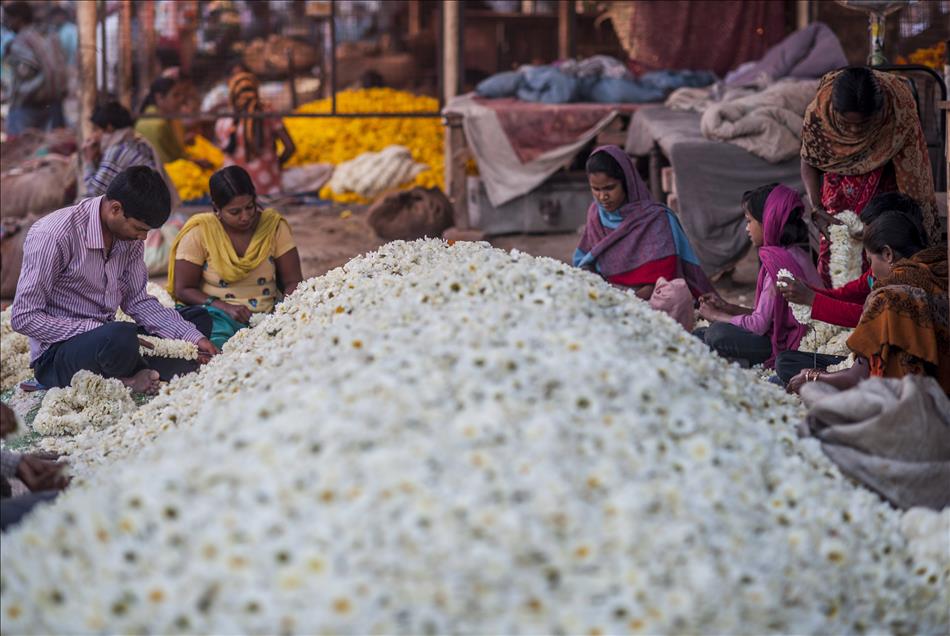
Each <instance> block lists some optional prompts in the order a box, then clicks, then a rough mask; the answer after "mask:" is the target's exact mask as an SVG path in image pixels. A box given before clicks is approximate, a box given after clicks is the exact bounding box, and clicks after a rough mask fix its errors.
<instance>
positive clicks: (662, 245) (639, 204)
mask: <svg viewBox="0 0 950 636" xmlns="http://www.w3.org/2000/svg"><path fill="white" fill-rule="evenodd" d="M601 151H603V152H606V153H607V154H609V155H610V156H611V157H613V159H614V160H615V161H616V162H617V164H618V165H619V166H620V167H621V169H623V174H624V179H625V185H626V190H627V200H626V202H625V203H624V204H623V205H622V206H621V207H620V209H619V210H617V212H616V213H617V214H619V215H620V218H621V220H620V223H619V225H617V226H616V227H613V228H611V227H609V226H605V225H604V223H603V222H602V220H601V215H600V212H599V210H598V207H597V202H596V201H595V202H592V203H591V205H590V208H588V210H587V224H586V225H585V227H584V234H583V236H581V240H580V243H579V244H578V246H577V252H575V263H574V264H575V265H576V266H578V267H583V268H587V269H592V270H595V271H597V272H598V273H599V274H600V275H601V276H603V277H604V278H607V277H609V276H614V275H616V274H622V273H624V272H629V271H631V270H634V269H637V268H638V267H641V266H643V265H646V264H647V263H650V262H652V261H656V260H659V259H662V258H667V257H669V256H674V255H675V256H676V257H677V268H676V269H677V272H676V273H677V277H681V278H683V279H685V280H686V283H687V284H688V285H689V288H690V290H691V291H692V292H693V294H694V295H697V296H698V295H701V294H705V293H707V292H711V291H713V287H712V284H711V283H710V282H709V279H708V278H707V277H706V274H705V273H704V272H703V270H702V268H701V267H700V264H699V259H697V258H696V255H695V254H694V253H693V250H692V248H691V247H690V245H689V241H688V240H687V239H686V235H685V233H684V232H683V230H682V228H681V227H680V225H679V221H677V220H676V217H675V216H674V215H673V213H672V212H671V211H670V210H669V208H667V207H666V206H664V205H661V204H659V203H657V202H656V201H655V200H654V199H653V197H652V196H651V195H650V192H649V190H647V186H646V184H645V183H643V179H641V178H640V175H638V174H637V171H636V169H635V168H634V166H633V163H632V162H631V161H630V157H628V156H627V153H625V152H624V151H623V150H621V149H620V148H619V147H617V146H600V147H599V148H596V149H594V152H595V153H596V152H601Z"/></svg>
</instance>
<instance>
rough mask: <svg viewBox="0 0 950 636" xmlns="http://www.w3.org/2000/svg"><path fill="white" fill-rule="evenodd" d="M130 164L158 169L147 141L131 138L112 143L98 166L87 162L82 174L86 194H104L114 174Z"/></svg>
mask: <svg viewBox="0 0 950 636" xmlns="http://www.w3.org/2000/svg"><path fill="white" fill-rule="evenodd" d="M132 166H148V167H149V168H151V169H152V170H160V167H159V166H156V165H155V162H154V161H153V159H152V149H151V148H150V147H149V145H148V142H146V141H139V140H135V139H132V140H129V141H123V142H120V143H117V144H113V145H112V146H111V147H109V148H108V149H107V150H106V151H105V153H104V154H103V155H102V159H101V160H100V161H99V166H98V168H94V167H93V166H92V165H90V164H88V163H87V164H86V168H85V174H84V176H83V183H85V185H86V196H88V197H97V196H99V195H100V194H105V193H106V190H107V189H108V188H109V184H110V183H112V180H113V179H115V177H116V175H117V174H119V173H120V172H122V171H123V170H125V169H126V168H131V167H132Z"/></svg>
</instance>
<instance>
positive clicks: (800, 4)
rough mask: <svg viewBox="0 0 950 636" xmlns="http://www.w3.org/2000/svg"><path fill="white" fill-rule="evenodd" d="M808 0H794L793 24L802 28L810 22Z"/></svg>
mask: <svg viewBox="0 0 950 636" xmlns="http://www.w3.org/2000/svg"><path fill="white" fill-rule="evenodd" d="M809 5H810V2H809V0H796V1H795V26H796V27H797V28H799V29H804V28H805V27H806V26H808V23H809V22H811V7H810V6H809Z"/></svg>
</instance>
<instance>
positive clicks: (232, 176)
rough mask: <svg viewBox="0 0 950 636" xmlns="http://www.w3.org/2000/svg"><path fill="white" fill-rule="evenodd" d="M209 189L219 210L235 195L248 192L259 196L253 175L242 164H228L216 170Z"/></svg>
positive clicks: (253, 195)
mask: <svg viewBox="0 0 950 636" xmlns="http://www.w3.org/2000/svg"><path fill="white" fill-rule="evenodd" d="M208 189H209V190H211V202H212V203H214V207H216V208H217V209H219V210H220V209H222V208H224V207H225V206H226V205H227V204H228V203H230V202H231V201H233V200H234V198H235V197H240V196H244V195H247V194H249V195H251V196H252V197H256V196H257V188H255V187H254V182H253V181H252V180H251V175H249V174H248V173H247V170H245V169H244V168H242V167H241V166H228V167H226V168H221V169H220V170H218V171H217V172H215V173H214V174H213V175H211V179H210V180H209V181H208Z"/></svg>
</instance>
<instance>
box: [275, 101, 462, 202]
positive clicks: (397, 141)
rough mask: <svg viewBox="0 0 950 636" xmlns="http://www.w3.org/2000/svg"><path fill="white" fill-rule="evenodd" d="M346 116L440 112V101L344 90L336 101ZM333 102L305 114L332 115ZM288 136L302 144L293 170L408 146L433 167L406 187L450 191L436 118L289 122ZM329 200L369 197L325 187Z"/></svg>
mask: <svg viewBox="0 0 950 636" xmlns="http://www.w3.org/2000/svg"><path fill="white" fill-rule="evenodd" d="M336 107H337V112H340V113H361V112H362V113H373V112H375V113H413V112H436V111H438V110H439V102H438V100H437V99H435V98H433V97H420V96H416V95H413V94H412V93H406V92H403V91H397V90H393V89H390V88H369V89H362V90H353V91H343V92H341V93H337V96H336ZM330 109H331V105H330V99H329V98H328V99H321V100H317V101H314V102H310V103H308V104H304V105H303V106H301V107H300V108H299V109H298V111H299V112H301V113H329V112H330ZM284 125H285V126H286V127H287V131H288V132H289V133H290V136H291V137H292V138H293V140H294V143H295V144H296V145H297V152H296V154H294V156H293V157H292V158H291V160H290V161H289V162H288V166H300V165H304V164H307V163H317V162H326V163H332V164H333V165H339V164H341V163H343V162H345V161H350V160H352V159H355V158H356V157H358V156H360V155H361V154H363V153H365V152H379V151H381V150H383V149H385V148H386V147H388V146H393V145H399V146H405V147H406V148H408V149H409V152H410V153H411V154H412V159H413V161H415V162H416V163H421V164H425V166H427V168H426V169H425V170H424V171H422V172H420V173H418V174H416V175H414V177H412V178H410V179H409V180H408V181H407V182H406V183H405V184H402V186H403V187H405V188H410V187H414V186H420V187H423V188H436V187H438V188H444V180H445V179H444V175H443V169H444V159H443V147H442V138H443V132H442V123H441V121H440V120H439V119H438V118H437V117H433V118H411V117H409V118H404V119H402V118H391V117H386V118H383V117H370V118H326V119H325V118H312V119H308V118H288V119H285V120H284ZM320 196H322V197H323V198H332V199H334V200H336V201H340V202H344V203H359V202H366V201H367V198H365V197H363V196H360V195H358V194H355V193H352V192H334V191H333V190H332V188H330V187H329V185H328V186H324V188H323V189H322V190H321V191H320Z"/></svg>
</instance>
